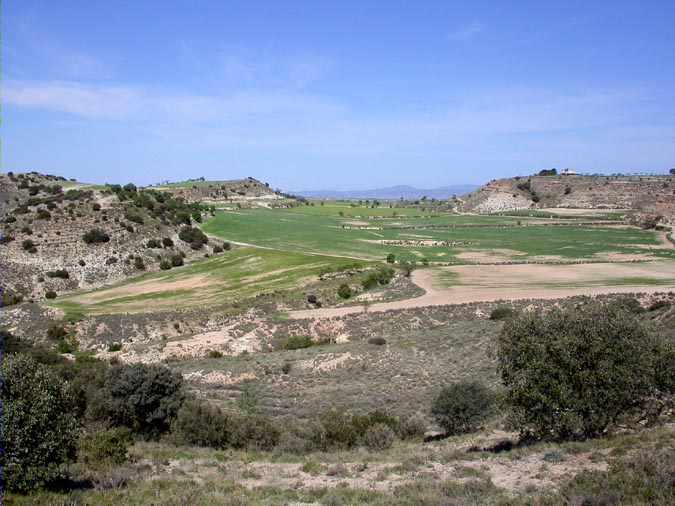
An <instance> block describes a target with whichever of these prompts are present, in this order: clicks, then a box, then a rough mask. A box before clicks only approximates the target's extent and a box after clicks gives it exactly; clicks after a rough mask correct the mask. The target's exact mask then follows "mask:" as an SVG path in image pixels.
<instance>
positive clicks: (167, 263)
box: [159, 258, 173, 271]
mask: <svg viewBox="0 0 675 506" xmlns="http://www.w3.org/2000/svg"><path fill="white" fill-rule="evenodd" d="M171 267H173V265H172V264H171V260H169V259H168V258H162V260H161V262H159V268H160V269H162V270H163V271H168V270H169V269H171Z"/></svg>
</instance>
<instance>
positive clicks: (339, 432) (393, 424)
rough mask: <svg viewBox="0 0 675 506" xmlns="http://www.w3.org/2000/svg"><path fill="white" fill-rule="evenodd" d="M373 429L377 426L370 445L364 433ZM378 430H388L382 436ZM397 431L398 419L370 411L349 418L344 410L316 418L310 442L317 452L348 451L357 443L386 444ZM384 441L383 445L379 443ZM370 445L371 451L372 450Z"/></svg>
mask: <svg viewBox="0 0 675 506" xmlns="http://www.w3.org/2000/svg"><path fill="white" fill-rule="evenodd" d="M373 427H380V429H377V430H376V431H375V432H378V433H377V434H371V440H370V442H369V441H367V440H366V434H367V433H368V431H369V430H370V429H371V428H373ZM381 427H386V428H387V429H388V431H386V432H387V434H385V435H383V434H381V432H383V430H382V429H381ZM398 430H399V420H398V419H397V418H395V417H393V416H389V415H388V414H386V413H384V412H382V411H377V410H376V411H372V412H371V413H368V414H366V415H351V414H349V413H346V412H345V411H340V410H337V409H331V410H329V411H326V412H325V413H323V414H322V415H321V416H320V417H319V423H318V425H317V426H316V427H314V431H313V433H312V434H311V436H310V437H311V440H312V443H313V444H314V445H315V446H316V447H317V448H319V449H322V450H328V449H334V448H351V447H353V446H355V445H357V444H364V445H366V446H368V445H369V444H372V445H374V446H376V445H377V444H378V443H377V442H378V441H379V442H380V444H386V440H387V439H389V436H388V434H389V433H391V436H392V441H393V437H394V435H395V434H396V433H397V431H398ZM383 441H384V443H383ZM374 446H373V448H374Z"/></svg>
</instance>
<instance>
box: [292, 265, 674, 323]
mask: <svg viewBox="0 0 675 506" xmlns="http://www.w3.org/2000/svg"><path fill="white" fill-rule="evenodd" d="M443 271H445V273H452V274H453V275H455V276H457V279H458V280H459V281H460V283H461V284H457V285H455V286H450V287H442V286H439V279H438V278H439V275H442V274H443ZM647 279H650V280H653V281H654V282H658V283H659V284H658V285H655V284H653V283H652V284H650V283H649V282H648V281H646V280H647ZM643 280H645V281H643ZM412 281H413V282H414V283H415V284H416V285H418V286H419V287H420V288H422V289H423V290H424V291H425V292H426V293H425V294H424V295H422V296H420V297H416V298H413V299H405V300H398V301H393V302H381V303H377V304H372V305H370V306H368V307H367V308H366V307H365V306H348V307H338V308H321V309H308V310H300V311H291V312H290V313H289V318H291V319H306V318H335V317H340V316H347V315H350V314H357V313H362V312H364V311H368V312H383V311H391V310H397V309H410V308H416V307H426V306H445V305H450V304H462V303H468V302H491V301H498V300H518V299H560V298H564V297H571V296H575V295H591V296H592V295H601V294H608V293H635V292H642V293H655V292H667V291H673V290H675V262H672V261H663V262H645V263H635V264H625V263H593V264H578V265H537V264H521V265H464V266H457V267H449V268H445V269H434V268H431V269H419V270H416V271H414V272H413V274H412Z"/></svg>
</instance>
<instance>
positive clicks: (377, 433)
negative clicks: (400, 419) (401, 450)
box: [363, 423, 396, 451]
mask: <svg viewBox="0 0 675 506" xmlns="http://www.w3.org/2000/svg"><path fill="white" fill-rule="evenodd" d="M394 439H396V435H395V434H394V431H393V430H391V429H390V428H389V426H387V425H385V424H383V423H377V424H375V425H373V426H371V427H368V429H367V430H366V432H365V434H364V435H363V443H364V444H365V445H366V447H367V448H368V449H369V450H373V451H382V450H386V449H388V448H391V445H392V444H394Z"/></svg>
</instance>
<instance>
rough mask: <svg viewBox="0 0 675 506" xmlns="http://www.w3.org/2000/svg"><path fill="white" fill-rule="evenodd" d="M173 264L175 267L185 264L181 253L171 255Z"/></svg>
mask: <svg viewBox="0 0 675 506" xmlns="http://www.w3.org/2000/svg"><path fill="white" fill-rule="evenodd" d="M171 265H172V266H173V267H180V266H182V265H183V257H182V255H180V254H176V255H172V256H171Z"/></svg>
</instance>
